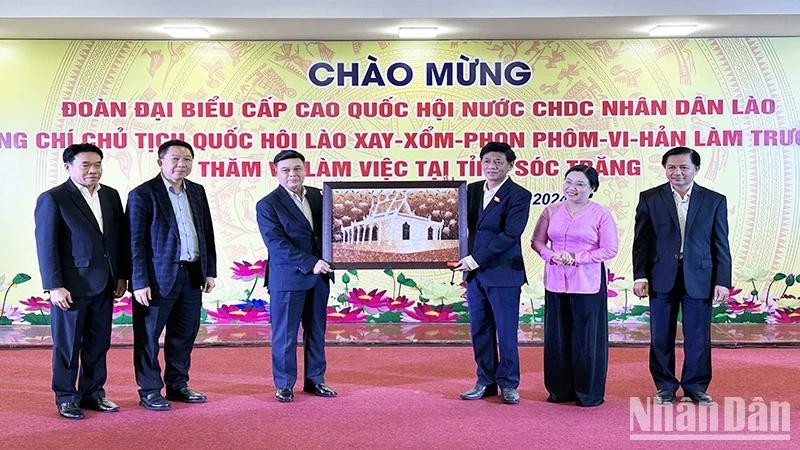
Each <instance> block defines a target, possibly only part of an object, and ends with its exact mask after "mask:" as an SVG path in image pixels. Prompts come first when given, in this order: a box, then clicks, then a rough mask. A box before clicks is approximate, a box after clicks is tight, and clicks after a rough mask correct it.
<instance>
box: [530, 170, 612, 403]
mask: <svg viewBox="0 0 800 450" xmlns="http://www.w3.org/2000/svg"><path fill="white" fill-rule="evenodd" d="M599 186H600V181H599V179H598V176H597V171H596V170H595V169H594V168H592V167H589V166H585V165H577V166H573V167H572V168H570V169H569V170H568V171H567V173H566V176H565V178H564V195H565V197H566V200H564V201H563V202H560V203H554V204H551V205H549V206H547V207H546V208H545V209H544V211H542V215H541V216H540V217H539V221H538V222H537V223H536V229H535V230H534V232H533V240H532V242H531V246H532V247H533V249H534V250H536V252H537V253H538V254H539V255H540V256H541V257H542V259H543V260H544V263H545V269H544V286H545V291H546V294H545V310H544V384H545V387H546V388H547V391H548V392H549V394H550V396H549V397H548V398H547V401H549V402H553V403H560V402H576V404H577V405H578V406H597V405H600V404H601V403H603V397H604V395H605V389H606V372H607V371H608V317H607V316H608V306H607V302H608V291H607V290H606V270H605V266H604V264H603V262H604V261H607V260H609V259H611V258H613V257H614V256H616V254H617V244H618V238H617V224H616V223H615V222H614V218H613V217H612V216H611V212H610V211H609V210H608V208H606V207H605V206H602V205H600V204H597V203H595V202H592V201H590V200H589V199H590V198H591V197H592V193H593V192H596V191H597V188H598V187H599Z"/></svg>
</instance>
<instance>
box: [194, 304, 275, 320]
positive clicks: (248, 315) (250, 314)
mask: <svg viewBox="0 0 800 450" xmlns="http://www.w3.org/2000/svg"><path fill="white" fill-rule="evenodd" d="M207 312H208V316H209V317H212V318H213V319H214V323H255V322H267V321H268V320H269V313H268V312H267V310H266V309H265V308H264V307H263V306H250V305H246V306H239V305H231V306H228V305H222V306H220V307H219V308H217V310H216V311H211V310H207Z"/></svg>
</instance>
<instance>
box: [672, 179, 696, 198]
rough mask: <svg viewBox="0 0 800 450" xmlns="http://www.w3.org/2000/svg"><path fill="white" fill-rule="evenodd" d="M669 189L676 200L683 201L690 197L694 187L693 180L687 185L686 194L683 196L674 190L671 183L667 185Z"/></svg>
mask: <svg viewBox="0 0 800 450" xmlns="http://www.w3.org/2000/svg"><path fill="white" fill-rule="evenodd" d="M669 189H670V190H671V191H672V196H673V197H675V198H676V199H678V201H684V200H687V199H689V198H691V197H692V189H694V181H692V184H690V185H689V189H688V190H687V191H686V195H684V196H683V197H681V194H679V193H678V191H676V190H675V188H674V187H672V185H671V184H670V185H669Z"/></svg>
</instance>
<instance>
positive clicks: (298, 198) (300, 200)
mask: <svg viewBox="0 0 800 450" xmlns="http://www.w3.org/2000/svg"><path fill="white" fill-rule="evenodd" d="M284 189H286V188H284ZM286 192H288V193H289V197H291V198H292V201H294V204H295V205H297V207H298V208H300V211H302V213H303V215H304V216H306V220H308V224H309V225H310V226H311V229H312V230H313V229H314V217H313V216H312V215H311V203H309V202H308V199H307V198H306V188H305V187H304V188H303V190H302V192H301V195H297V194H295V193H294V192H292V191H290V190H289V189H286Z"/></svg>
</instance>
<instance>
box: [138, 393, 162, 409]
mask: <svg viewBox="0 0 800 450" xmlns="http://www.w3.org/2000/svg"><path fill="white" fill-rule="evenodd" d="M139 404H140V405H142V406H144V408H145V409H149V410H151V411H169V402H168V401H167V399H165V398H164V397H163V396H162V395H161V393H160V392H156V393H154V394H147V395H145V396H144V397H142V396H140V397H139Z"/></svg>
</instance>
